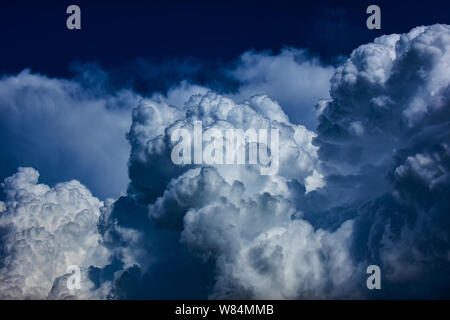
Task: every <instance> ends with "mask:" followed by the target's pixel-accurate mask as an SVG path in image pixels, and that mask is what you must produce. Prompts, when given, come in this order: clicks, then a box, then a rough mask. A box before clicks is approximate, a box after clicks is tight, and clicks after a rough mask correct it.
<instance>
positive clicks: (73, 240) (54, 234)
mask: <svg viewBox="0 0 450 320" xmlns="http://www.w3.org/2000/svg"><path fill="white" fill-rule="evenodd" d="M38 177H39V173H38V172H37V171H36V170H34V169H32V168H19V171H18V172H17V173H16V174H14V175H13V176H11V177H9V178H7V179H5V181H4V183H3V184H2V189H3V192H4V194H5V201H4V202H0V211H1V212H0V230H1V258H0V298H2V299H14V298H21V299H24V298H25V299H45V298H47V297H49V293H50V291H52V295H53V296H58V297H59V298H74V297H78V298H105V297H106V295H105V294H106V293H107V292H108V291H109V290H108V289H107V288H106V287H107V284H106V283H105V284H102V286H101V288H100V287H99V288H95V285H94V284H93V283H92V282H91V281H90V279H89V277H88V274H87V272H86V269H87V268H89V267H90V266H97V267H103V266H104V265H105V264H106V263H107V262H108V258H109V253H108V251H107V250H106V248H105V247H103V246H102V245H100V241H101V238H100V236H99V234H98V232H97V223H98V218H99V216H100V208H101V207H102V206H103V203H102V202H101V201H99V200H98V199H97V198H95V197H93V196H92V195H91V193H90V191H89V190H88V189H86V187H84V186H83V185H81V184H80V183H79V182H78V181H75V180H74V181H70V182H65V183H60V184H57V185H56V186H55V187H53V188H50V187H49V186H47V185H44V184H39V183H38ZM71 265H76V266H79V267H80V268H83V273H82V275H83V276H82V281H81V286H82V290H78V291H74V292H66V294H64V295H62V294H61V292H60V291H61V290H58V289H57V288H54V281H55V279H57V278H59V277H63V278H64V279H67V277H68V276H69V275H68V274H66V272H67V268H68V266H71ZM59 287H61V288H62V289H64V290H66V291H69V290H68V289H67V286H66V281H62V282H61V284H60V285H59ZM52 288H53V289H52Z"/></svg>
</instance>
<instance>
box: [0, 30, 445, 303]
mask: <svg viewBox="0 0 450 320" xmlns="http://www.w3.org/2000/svg"><path fill="white" fill-rule="evenodd" d="M297 54H298V53H297ZM293 55H295V54H294V51H285V52H283V53H282V54H281V55H280V57H279V60H277V59H275V58H274V57H268V56H266V55H260V56H258V55H251V54H248V55H244V56H243V57H242V61H243V63H244V64H245V65H246V66H247V68H246V69H247V70H253V71H254V72H253V73H252V72H250V71H249V72H246V73H240V72H239V71H235V74H236V75H237V76H238V77H241V78H242V80H243V82H246V83H245V84H244V85H243V86H242V87H241V88H240V91H239V93H238V94H236V95H234V96H233V95H229V94H218V93H215V92H212V91H208V90H207V89H205V88H204V87H199V86H193V87H191V88H189V87H187V85H186V83H183V84H181V86H179V87H178V88H176V90H172V91H171V93H170V94H167V95H166V96H159V95H154V96H153V97H152V98H147V99H146V98H144V99H140V102H139V103H137V106H136V107H135V108H134V110H133V111H132V123H131V127H130V130H129V132H128V134H127V139H128V141H129V144H130V146H131V153H130V157H129V161H128V166H129V178H130V183H129V186H128V189H127V193H126V195H124V196H122V197H121V198H119V199H117V200H115V201H113V200H108V201H105V203H104V204H103V203H101V202H100V201H99V200H98V199H96V198H95V197H93V196H92V195H91V194H90V193H89V191H88V190H87V189H86V188H85V187H83V186H82V185H81V184H80V183H78V182H74V181H72V182H67V183H62V184H58V185H56V186H55V187H53V188H51V187H48V186H45V185H42V184H37V172H36V171H35V170H33V169H30V168H28V169H24V168H22V169H19V172H18V173H16V174H15V175H13V176H11V177H10V178H7V179H6V180H5V182H4V185H3V190H4V193H5V201H4V202H0V211H2V212H1V213H0V227H1V230H2V231H1V235H2V251H1V252H2V255H1V258H0V267H1V269H0V280H1V281H0V286H1V287H2V288H3V287H4V288H5V289H2V290H1V292H2V294H3V295H4V296H3V297H4V298H17V297H19V298H20V297H47V296H48V297H49V298H64V297H75V296H78V297H81V298H83V297H102V298H105V297H110V298H192V297H196V298H198V297H203V298H204V297H210V298H260V299H265V298H276V299H297V298H355V297H357V298H367V297H369V298H370V297H381V298H429V297H441V298H442V297H448V292H449V290H448V289H449V287H450V277H449V273H448V270H449V268H450V261H449V253H450V251H449V250H450V243H449V240H448V230H449V227H450V219H449V217H448V212H449V205H448V201H447V199H448V198H449V196H450V194H449V192H450V176H449V168H450V145H449V143H450V139H449V132H450V131H449V130H448V126H449V123H450V112H449V108H450V96H449V95H450V27H449V26H446V25H433V26H429V27H418V28H415V29H413V30H411V31H410V32H409V33H407V34H402V35H395V34H394V35H389V36H382V37H380V38H377V39H375V41H374V42H373V43H369V44H366V45H363V46H361V47H359V48H357V49H355V50H354V51H353V53H352V54H351V56H350V57H349V59H348V60H347V61H346V62H344V63H343V64H342V65H341V66H340V67H339V68H337V69H336V70H335V72H334V75H333V76H332V78H331V82H330V84H331V89H330V96H329V97H327V96H322V98H325V100H321V101H320V102H318V104H317V105H316V108H315V110H314V109H313V107H312V105H311V109H309V110H308V112H310V113H308V116H310V115H311V114H317V115H318V119H317V122H318V127H317V130H316V131H315V132H314V131H311V130H310V129H311V128H310V127H309V128H310V129H308V128H307V127H305V126H303V125H300V124H297V122H296V123H293V122H292V121H293V120H292V116H291V114H292V113H285V112H284V111H283V103H281V104H280V103H278V102H277V101H279V102H280V101H281V99H279V98H277V99H276V100H277V101H275V99H274V98H273V97H271V95H273V94H271V92H265V93H268V94H256V95H253V94H254V93H255V92H254V88H255V87H258V88H264V85H263V84H261V81H262V80H261V77H260V72H262V71H261V70H268V71H265V72H268V74H269V75H270V76H269V77H268V79H273V77H275V75H274V72H275V71H274V68H275V67H273V68H272V67H270V66H276V65H278V64H281V65H283V64H286V63H287V64H289V63H290V62H289V61H290V60H289V57H292V56H293ZM258 57H259V58H258ZM274 60H276V61H274ZM306 65H307V66H316V67H318V68H320V73H319V74H318V75H317V76H318V77H320V78H323V79H325V78H326V80H327V81H328V79H329V77H328V76H327V74H328V72H330V70H332V68H326V67H322V66H320V65H318V64H317V62H314V61H313V62H311V63H309V64H306ZM304 68H306V71H305V70H304ZM293 70H297V69H296V68H293ZM308 70H309V69H308V67H306V66H305V65H303V67H299V69H298V72H299V73H302V75H303V72H306V74H308ZM252 78H255V79H257V80H255V83H252V80H251V79H252ZM275 78H276V77H275ZM271 81H272V80H271ZM281 84H282V81H281V82H280V83H279V85H281ZM272 89H273V90H275V91H273V92H274V94H280V93H279V90H278V89H277V87H276V86H270V87H267V91H270V90H272ZM258 90H259V89H258ZM191 91H192V92H193V93H196V94H194V95H192V96H190V95H188V94H187V92H191ZM176 92H178V93H179V94H177V93H176ZM246 92H252V95H250V94H248V96H247V97H244V96H245V95H246ZM263 93H264V92H263ZM241 95H244V96H241ZM187 96H189V98H188V99H187V100H186V101H185V103H184V104H181V101H182V100H185V97H187ZM181 97H183V98H181ZM318 98H319V97H318ZM308 99H309V98H308ZM308 99H306V100H308ZM306 100H305V101H306ZM288 114H289V115H288ZM196 121H201V122H202V125H203V127H204V129H207V128H212V127H215V128H220V129H226V128H240V129H244V130H246V129H249V128H254V129H260V128H261V129H263V128H267V129H269V128H270V129H278V130H279V132H280V137H279V138H280V154H279V155H280V163H279V170H278V171H277V172H276V174H274V175H267V176H264V175H260V171H259V170H258V166H255V165H220V164H212V165H206V164H185V165H175V164H174V163H173V162H172V161H171V151H172V149H173V147H174V144H175V143H174V142H173V141H172V140H171V136H172V133H173V132H174V131H175V130H176V129H180V128H184V129H188V130H192V128H193V126H194V124H195V122H196ZM44 257H45V259H44ZM68 264H76V265H80V266H81V267H82V268H83V270H85V271H84V273H83V275H84V279H85V282H86V284H85V286H84V287H83V288H84V289H82V290H81V291H79V292H78V293H76V292H71V291H68V289H67V288H65V286H64V280H65V279H66V277H67V275H65V274H66V270H65V268H66V267H67V265H68ZM371 264H376V265H379V266H380V268H381V272H382V283H383V290H382V292H381V293H379V292H374V291H369V290H367V289H366V287H365V280H366V277H367V274H366V268H367V266H368V265H371ZM38 269H39V270H38ZM44 270H46V271H44Z"/></svg>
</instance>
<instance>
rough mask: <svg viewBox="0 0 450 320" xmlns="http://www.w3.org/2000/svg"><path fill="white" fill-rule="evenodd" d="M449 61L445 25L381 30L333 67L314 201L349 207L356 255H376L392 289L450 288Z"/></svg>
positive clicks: (412, 292) (417, 293) (424, 292)
mask: <svg viewBox="0 0 450 320" xmlns="http://www.w3.org/2000/svg"><path fill="white" fill-rule="evenodd" d="M449 60H450V28H449V27H448V26H446V25H433V26H429V27H417V28H415V29H413V30H411V31H410V32H409V33H407V34H402V35H396V34H394V35H389V36H382V37H380V38H377V39H375V41H374V43H370V44H367V45H363V46H361V47H359V48H357V49H356V50H355V51H354V52H353V53H352V55H351V57H350V58H349V59H348V61H347V62H346V63H345V64H344V65H342V66H341V67H339V68H338V69H337V71H336V73H335V75H334V76H333V78H332V80H331V100H329V101H328V102H327V103H326V104H325V106H322V113H321V116H320V118H319V122H320V124H319V127H318V132H317V137H316V139H315V144H316V145H318V146H319V156H320V159H321V161H322V162H321V163H322V166H321V168H322V172H323V173H324V174H325V176H326V178H325V180H326V181H327V185H326V186H325V187H324V188H323V189H322V190H321V192H322V194H321V195H319V194H317V193H316V194H314V193H315V192H312V194H311V199H310V200H311V205H314V204H313V202H314V201H317V200H318V199H326V201H325V203H326V205H325V207H332V206H339V205H341V206H343V205H344V206H347V208H346V209H345V210H347V211H349V209H348V205H349V204H351V206H353V209H351V210H350V211H353V213H351V215H355V216H356V217H355V218H354V219H355V225H354V230H355V231H354V239H355V240H354V255H355V259H356V260H359V261H367V262H371V261H372V262H376V263H379V265H380V266H381V268H382V270H384V276H385V277H386V280H387V286H386V287H387V288H386V295H387V296H391V297H422V298H423V297H443V296H447V294H448V287H449V283H450V282H449V278H448V272H447V271H446V270H448V268H449V260H448V252H449V251H448V250H449V245H450V244H449V242H448V236H447V234H448V231H447V230H448V223H449V219H448V214H447V213H448V204H447V201H444V200H443V199H444V198H447V197H448V191H449V190H450V188H449V184H448V183H449V180H448V172H449V171H448V168H449V164H448V156H449V153H448V141H449V133H448V124H449V120H450V118H449V112H448V110H449V107H450V104H449V101H450V100H449V95H448V93H449V92H450V91H449V90H450V76H449V75H450V69H449V67H448V61H449ZM349 181H351V184H348V183H345V182H349ZM374 186H377V187H376V188H374ZM349 188H352V189H353V190H349ZM355 189H356V190H355ZM374 190H375V191H374ZM331 194H335V195H336V194H337V195H338V196H334V197H330V196H329V195H331ZM338 211H339V210H338ZM340 211H341V213H342V212H343V210H340ZM326 221H327V219H326V218H324V220H323V221H322V222H321V223H322V224H323V223H325V224H326ZM419 288H420V289H419ZM446 291H447V293H446Z"/></svg>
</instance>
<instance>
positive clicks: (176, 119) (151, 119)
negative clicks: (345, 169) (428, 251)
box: [101, 92, 358, 298]
mask: <svg viewBox="0 0 450 320" xmlns="http://www.w3.org/2000/svg"><path fill="white" fill-rule="evenodd" d="M197 120H200V121H202V124H203V128H204V130H206V129H207V128H210V127H215V128H221V129H225V128H240V129H243V130H246V129H249V128H254V129H259V128H272V129H273V128H277V129H279V130H280V169H279V171H278V174H276V175H273V176H261V175H260V173H259V170H258V168H257V167H256V166H252V165H245V166H242V165H211V166H206V165H185V166H176V165H174V164H173V163H172V162H171V158H170V151H171V149H172V148H173V146H174V143H173V142H171V140H170V136H171V133H172V132H173V130H175V129H177V128H186V129H190V130H192V127H193V123H194V122H195V121H197ZM314 136H315V134H314V133H313V132H311V131H309V130H308V129H306V128H305V127H303V126H301V125H294V124H292V123H290V122H289V120H288V117H287V116H286V114H285V113H284V112H283V111H282V109H281V107H280V105H279V104H278V103H276V102H275V101H273V100H271V99H270V98H269V97H268V96H254V97H252V98H251V99H249V100H246V101H244V102H243V103H241V104H238V103H235V102H234V101H233V100H231V99H229V98H226V97H223V96H221V95H218V94H216V93H213V92H210V93H207V94H205V95H194V96H192V97H191V98H190V100H189V101H188V102H187V103H186V104H185V110H183V111H182V110H180V109H177V108H173V107H170V106H168V105H167V104H165V103H164V102H156V101H146V102H143V103H141V104H140V105H139V106H138V107H137V108H136V109H135V110H134V111H133V124H132V126H131V130H130V132H129V134H128V139H129V141H130V143H131V145H132V152H131V157H130V162H129V165H130V174H131V179H132V181H131V184H130V187H129V195H128V199H129V200H124V199H122V200H120V201H119V202H118V203H117V206H119V205H121V203H124V202H128V203H129V202H130V201H131V202H134V203H135V204H134V206H135V207H141V208H146V211H147V214H148V218H149V219H150V220H149V222H143V223H139V227H137V228H135V227H134V225H135V223H133V222H132V220H134V221H140V220H141V219H142V217H134V218H131V217H130V218H129V219H128V221H124V215H125V214H126V213H125V212H123V211H122V210H120V209H115V210H114V208H113V209H112V210H111V211H108V213H105V215H104V216H102V219H101V221H102V224H101V225H102V227H101V229H102V230H104V232H105V234H106V235H108V238H109V239H110V240H111V241H110V242H109V246H110V248H112V249H113V250H115V251H116V252H118V254H117V255H118V256H119V257H122V259H124V258H125V257H124V256H126V254H125V255H124V254H123V253H124V252H125V251H126V250H127V248H128V247H130V248H134V247H136V246H138V244H137V242H135V241H133V242H131V245H130V242H129V241H127V235H128V234H129V233H130V232H136V231H138V233H139V237H138V238H140V239H146V240H147V241H153V242H154V243H153V244H152V245H148V246H145V247H146V248H147V250H148V254H147V255H148V256H151V255H152V254H154V253H155V252H156V251H158V249H156V248H155V247H158V246H163V247H164V246H167V244H162V243H163V242H164V237H154V236H153V237H154V238H155V239H151V238H152V236H149V235H146V234H147V233H148V232H149V231H150V230H152V231H153V232H156V233H158V232H160V233H161V232H163V231H161V230H167V231H165V232H170V233H172V237H175V238H179V239H181V243H182V245H183V246H185V247H186V248H187V249H188V251H189V252H192V253H193V254H194V256H196V257H197V258H199V260H200V261H202V262H203V263H206V264H210V263H212V264H213V266H214V267H213V270H215V276H214V279H215V281H214V283H215V284H214V286H213V290H212V291H211V292H210V293H209V294H210V297H213V298H225V297H228V298H237V297H246V298H271V297H272V298H300V297H303V298H313V297H340V296H343V293H342V292H341V291H340V289H339V288H340V287H341V286H340V284H342V283H344V282H345V283H347V285H348V288H353V286H352V285H351V283H352V282H354V280H355V279H356V277H355V276H354V272H355V270H356V269H357V268H358V266H356V265H354V264H353V263H352V261H351V260H350V254H349V249H348V248H349V242H350V240H351V234H352V232H351V230H352V223H351V222H349V223H347V224H345V225H343V226H342V227H341V228H339V230H338V231H336V232H334V233H330V232H327V231H324V230H321V229H318V230H315V229H314V228H313V227H312V225H311V224H310V223H308V222H307V221H305V220H303V219H302V215H303V213H302V212H301V211H300V210H299V203H298V202H299V198H301V197H302V195H303V194H304V193H305V191H306V188H305V185H307V187H308V188H311V190H313V189H314V188H317V187H319V186H320V182H321V175H320V173H319V160H318V158H317V148H316V147H315V146H314V145H313V144H312V139H313V137H314ZM156 171H157V172H156ZM155 175H156V176H157V178H155ZM114 206H116V205H114ZM125 208H126V210H129V206H126V207H125ZM121 221H123V222H122V223H121ZM145 225H147V226H146V227H145ZM158 230H159V231H158ZM297 240H298V241H300V240H301V243H297ZM155 241H159V243H155ZM146 243H148V242H146ZM124 244H126V245H125V246H124ZM172 245H173V244H172ZM133 251H134V250H133ZM157 259H158V258H157ZM133 261H139V259H133ZM275 261H276V262H275ZM137 264H138V265H141V263H139V262H138V263H137ZM151 264H152V262H150V265H149V272H152V271H151V270H152V266H151ZM147 267H148V265H147ZM147 267H146V268H145V269H147ZM149 285H151V284H149ZM273 287H276V290H271V291H268V290H267V289H268V288H273ZM350 291H351V290H348V291H346V292H347V293H348V295H349V296H350V295H357V292H352V293H351V294H350Z"/></svg>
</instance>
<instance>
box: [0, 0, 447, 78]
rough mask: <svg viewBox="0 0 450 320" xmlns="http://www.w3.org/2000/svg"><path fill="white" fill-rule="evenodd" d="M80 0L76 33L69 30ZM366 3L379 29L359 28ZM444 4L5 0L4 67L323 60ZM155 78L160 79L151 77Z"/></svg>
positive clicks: (429, 19) (439, 15)
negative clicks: (378, 17) (290, 53)
mask: <svg viewBox="0 0 450 320" xmlns="http://www.w3.org/2000/svg"><path fill="white" fill-rule="evenodd" d="M70 4H77V5H79V6H80V7H81V11H82V30H79V31H70V30H67V29H66V26H65V23H66V18H67V16H68V15H67V14H66V13H65V11H66V8H67V6H68V5H70ZM369 4H378V5H379V6H380V7H381V11H382V29H381V30H380V31H373V30H368V29H367V28H366V26H365V21H366V18H367V14H366V13H365V11H366V8H367V6H368V5H369ZM449 12H450V4H449V1H434V0H430V1H397V0H389V1H379V0H370V1H366V0H359V1H307V2H304V1H292V2H285V1H247V2H245V3H243V2H242V1H163V2H161V3H157V2H156V1H92V0H89V1H85V0H70V1H66V0H63V1H53V2H52V1H11V2H2V4H1V5H0V34H1V50H0V61H1V63H0V72H1V73H10V74H11V73H17V72H19V71H21V70H22V69H24V68H31V70H32V71H35V72H40V73H44V74H47V75H50V76H59V77H67V76H71V75H72V74H73V68H71V67H70V66H71V63H72V62H73V61H81V62H87V61H95V62H97V63H98V64H99V65H101V66H102V67H103V68H105V69H108V70H111V69H120V68H122V69H123V68H124V65H125V64H126V63H128V62H129V61H132V60H134V59H136V58H145V59H147V60H148V61H152V62H151V63H156V64H160V63H161V62H162V61H166V62H167V61H170V59H176V58H180V57H181V58H183V59H185V58H186V57H192V58H196V59H199V60H201V61H202V63H207V62H208V61H210V62H211V63H213V64H217V63H218V62H220V63H226V62H227V61H231V60H232V59H235V58H236V57H237V56H238V55H240V54H241V53H243V52H244V51H246V50H249V49H256V50H262V49H271V50H273V51H275V52H276V51H277V50H279V49H280V48H282V47H283V46H295V47H301V48H309V49H310V50H311V52H312V53H315V54H319V55H320V57H321V58H322V59H324V60H325V61H327V62H330V61H331V62H333V58H334V57H336V56H338V55H345V54H349V53H350V52H351V51H352V50H353V49H354V48H355V47H357V46H358V45H360V44H362V43H366V42H369V41H371V40H373V38H374V37H376V36H379V35H380V34H389V33H394V32H397V33H402V32H407V31H409V30H410V29H411V28H412V27H414V26H417V25H426V24H433V23H445V22H448V16H449ZM155 85H157V84H155Z"/></svg>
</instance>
